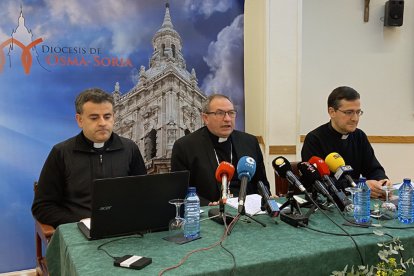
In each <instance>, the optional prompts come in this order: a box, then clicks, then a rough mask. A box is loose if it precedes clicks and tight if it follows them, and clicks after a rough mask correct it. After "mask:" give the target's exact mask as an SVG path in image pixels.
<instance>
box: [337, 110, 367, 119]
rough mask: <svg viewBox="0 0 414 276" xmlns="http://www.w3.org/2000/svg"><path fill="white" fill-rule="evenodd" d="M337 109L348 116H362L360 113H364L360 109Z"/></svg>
mask: <svg viewBox="0 0 414 276" xmlns="http://www.w3.org/2000/svg"><path fill="white" fill-rule="evenodd" d="M337 110H338V111H340V112H342V113H344V114H345V115H346V116H348V117H352V116H354V115H355V114H356V115H357V116H358V117H359V116H362V114H364V111H362V110H340V109H337Z"/></svg>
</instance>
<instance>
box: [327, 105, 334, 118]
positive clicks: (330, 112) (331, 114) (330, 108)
mask: <svg viewBox="0 0 414 276" xmlns="http://www.w3.org/2000/svg"><path fill="white" fill-rule="evenodd" d="M328 114H329V116H330V117H331V118H332V116H334V114H335V109H334V108H333V107H331V106H330V107H328Z"/></svg>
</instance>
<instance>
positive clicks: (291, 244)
mask: <svg viewBox="0 0 414 276" xmlns="http://www.w3.org/2000/svg"><path fill="white" fill-rule="evenodd" d="M227 209H229V208H227ZM206 213H207V212H204V214H202V218H204V217H207V214H206ZM327 214H328V215H329V216H330V217H332V219H333V220H334V221H336V222H337V223H339V224H342V223H343V222H344V220H343V218H342V217H340V215H339V213H338V212H337V211H336V210H330V211H328V212H327ZM255 217H256V218H257V219H258V220H260V221H262V222H264V223H266V225H267V226H266V227H262V226H261V225H259V224H258V223H256V222H253V221H252V222H250V223H247V222H245V221H239V222H237V224H236V225H235V227H234V228H233V231H232V233H231V235H230V236H228V237H227V239H226V240H225V241H224V243H223V245H224V246H225V248H227V249H228V250H229V251H231V252H232V253H233V254H234V256H235V260H236V270H235V275H249V276H251V275H318V276H319V275H330V273H331V272H332V271H334V270H343V268H344V267H345V266H346V265H349V266H352V265H354V266H357V265H359V264H360V257H359V254H358V252H357V250H356V248H355V245H354V243H353V242H352V240H351V239H350V238H349V237H344V236H332V235H328V234H322V233H318V232H315V231H312V230H309V229H307V228H302V227H301V228H295V227H292V226H290V225H288V224H286V223H284V222H282V221H280V218H279V217H278V218H276V219H274V218H270V217H269V216H267V215H260V216H255ZM243 218H245V217H243ZM374 221H375V220H374ZM384 225H390V226H397V227H406V225H403V224H401V223H399V222H397V221H395V220H394V221H388V222H385V223H384ZM309 226H310V227H312V228H317V229H320V230H323V231H328V232H335V233H343V232H342V231H341V230H340V229H339V228H338V227H337V226H335V225H334V224H333V223H332V222H331V221H329V220H328V219H327V218H326V217H325V216H324V215H323V214H322V213H321V212H320V211H319V210H318V211H317V212H316V213H314V214H312V215H311V217H310V221H309ZM343 227H344V228H345V229H346V230H347V231H348V232H349V233H363V232H364V233H366V232H371V233H372V232H373V230H374V229H373V228H368V229H367V228H358V227H349V226H343ZM223 229H224V227H223V226H222V225H219V224H217V223H215V222H213V221H210V220H205V221H202V222H201V235H202V238H201V239H199V240H196V241H192V242H190V243H187V244H183V245H176V244H174V243H171V242H168V241H165V240H163V239H162V238H163V237H165V236H166V235H168V232H157V233H149V234H145V235H144V237H143V238H139V237H135V236H134V237H128V238H126V239H121V240H117V241H114V242H112V243H109V244H107V245H104V246H103V248H104V249H105V250H106V251H107V252H109V253H110V254H111V255H113V256H123V255H127V254H131V255H140V256H145V257H150V258H152V264H150V265H149V266H147V267H145V268H144V269H142V270H132V269H126V268H120V267H115V266H114V265H113V259H112V258H110V257H109V256H108V255H106V254H105V252H103V251H101V250H97V248H98V246H99V245H102V244H104V243H106V242H108V241H111V240H115V239H119V237H118V238H110V239H102V240H95V241H88V240H86V239H85V238H84V236H83V235H82V233H81V232H80V231H79V230H78V228H77V225H76V224H75V223H70V224H64V225H61V226H59V227H58V228H57V230H56V232H55V234H54V235H53V237H52V240H51V242H50V244H49V246H48V248H47V252H46V257H47V262H48V267H49V271H50V272H51V275H62V276H64V275H82V276H83V275H99V276H103V275H158V273H159V272H160V271H161V270H163V269H164V268H166V267H169V266H172V265H176V264H178V263H179V261H180V260H181V259H182V258H183V257H184V256H185V255H186V253H188V252H189V251H191V250H194V249H198V248H202V247H207V246H209V245H212V244H214V243H216V242H217V241H218V240H219V239H220V237H221V236H222V234H223ZM375 229H378V228H375ZM381 231H383V232H385V233H389V234H391V235H392V236H394V237H399V238H400V240H401V241H402V243H403V245H404V248H405V250H404V251H403V254H404V257H405V258H408V257H414V230H413V229H385V228H381ZM354 239H355V241H356V243H357V244H358V246H359V248H360V251H361V254H362V256H363V259H364V260H365V263H368V264H376V263H378V257H377V253H378V249H379V247H378V246H377V243H378V242H383V241H385V240H389V237H386V236H382V237H380V236H377V235H368V236H356V237H354ZM397 260H399V258H397ZM232 268H233V261H232V257H231V256H230V254H229V253H228V252H226V251H225V250H224V249H223V248H221V247H220V246H217V247H215V248H213V249H211V250H208V251H202V252H197V253H195V254H193V255H191V256H190V257H189V258H188V259H187V261H186V262H185V263H184V264H183V265H182V266H180V267H179V268H177V269H174V270H171V271H168V272H166V273H165V274H164V275H230V274H231V270H232ZM410 271H411V270H410ZM407 275H409V274H407ZM412 275H413V274H412Z"/></svg>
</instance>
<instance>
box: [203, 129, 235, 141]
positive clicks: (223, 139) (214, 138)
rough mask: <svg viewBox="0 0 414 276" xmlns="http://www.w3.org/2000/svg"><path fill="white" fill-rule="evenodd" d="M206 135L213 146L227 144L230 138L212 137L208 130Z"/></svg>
mask: <svg viewBox="0 0 414 276" xmlns="http://www.w3.org/2000/svg"><path fill="white" fill-rule="evenodd" d="M207 130H208V129H207ZM208 134H209V136H210V138H211V141H213V143H214V144H221V143H224V142H227V141H229V138H230V137H224V138H223V137H218V136H216V135H214V134H213V133H211V132H210V130H208Z"/></svg>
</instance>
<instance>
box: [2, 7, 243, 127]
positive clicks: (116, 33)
mask: <svg viewBox="0 0 414 276" xmlns="http://www.w3.org/2000/svg"><path fill="white" fill-rule="evenodd" d="M169 2H170V13H171V18H172V22H173V24H174V28H175V29H176V30H177V32H178V33H179V34H180V36H181V38H182V40H183V54H184V58H185V59H186V63H187V70H189V71H191V69H192V68H195V70H196V74H197V78H198V81H199V86H200V87H201V88H202V90H203V91H205V92H206V93H207V94H211V93H212V92H214V91H219V92H223V93H226V94H229V95H231V96H232V98H233V100H234V102H235V104H236V105H237V106H238V107H239V109H242V108H243V105H244V100H243V81H242V80H241V81H240V76H243V15H241V13H242V12H243V11H241V10H240V8H242V7H243V2H244V1H242V0H224V1H223V0H203V1H198V0H197V1H195V0H170V1H169ZM3 7H4V8H3ZM22 8H23V14H24V17H25V25H26V27H27V28H28V29H30V30H31V31H32V34H33V39H36V38H39V37H41V38H42V39H43V43H42V44H41V45H38V46H37V52H38V54H39V63H40V64H38V63H37V62H36V61H34V63H33V66H32V69H31V74H32V75H33V76H37V77H38V78H43V79H48V76H46V75H47V72H46V71H45V69H44V68H46V69H47V70H49V71H50V72H49V75H51V76H52V75H53V77H50V78H49V79H48V80H47V83H48V85H47V87H45V86H44V84H42V89H46V90H51V89H54V90H53V91H50V93H51V94H56V93H59V94H60V96H63V97H64V98H67V99H68V100H69V99H70V100H69V101H67V103H68V106H66V107H63V110H67V111H69V110H73V107H72V102H73V101H72V99H73V97H74V95H75V94H76V93H78V92H79V91H81V90H82V89H84V88H86V87H91V86H99V87H101V88H103V89H105V90H107V91H113V89H114V84H115V82H119V83H120V87H121V92H122V93H125V92H127V91H129V90H130V89H131V88H132V87H133V86H134V85H135V84H136V82H137V74H138V70H139V67H140V66H141V65H144V66H145V67H146V69H148V67H149V65H148V62H149V58H150V57H151V54H152V52H153V49H152V44H151V40H152V37H153V35H154V34H155V32H156V31H157V30H158V29H159V28H160V27H161V24H162V20H163V17H164V12H165V0H152V1H146V0H145V1H144V0H141V1H137V0H98V1H82V0H69V1H55V0H28V1H23V5H22ZM19 15H20V4H19V3H17V2H16V1H14V0H3V1H2V9H1V10H0V16H1V17H0V18H2V19H1V20H0V41H4V40H5V39H7V38H10V35H11V32H12V30H13V29H14V28H16V26H17V23H18V18H19ZM56 46H57V47H58V48H59V47H61V46H67V47H83V48H96V49H97V48H100V49H101V54H100V55H99V56H100V57H101V58H102V57H106V58H109V57H115V58H118V59H121V58H122V59H124V60H126V59H128V60H129V61H130V62H131V64H132V66H125V67H120V68H116V70H115V69H114V68H113V67H111V68H109V67H108V66H88V68H86V66H78V67H76V68H75V67H72V68H68V66H62V64H61V63H62V62H65V61H64V60H63V61H62V62H59V63H58V62H54V63H53V64H52V65H50V64H49V66H48V64H45V56H51V57H52V60H53V58H57V57H58V56H59V58H61V57H62V55H61V54H58V53H54V52H52V51H51V49H52V48H53V47H56ZM73 56H74V55H72V56H71V57H73ZM53 61H54V60H53ZM98 62H99V60H98ZM101 62H102V60H101ZM101 65H102V64H101ZM13 69H14V70H15V69H20V70H21V68H16V66H14V68H13ZM7 70H8V68H7V67H5V69H4V70H3V71H4V72H6V71H7ZM14 70H13V71H14ZM9 71H10V70H9ZM68 71H69V73H68ZM5 75H6V74H3V76H2V75H1V74H0V82H2V78H3V77H4V76H5ZM14 78H22V76H19V75H17V76H14ZM12 79H13V78H12ZM26 79H27V78H26ZM15 80H16V79H15ZM75 80H76V81H75ZM16 81H17V82H19V81H18V80H16ZM14 83H16V82H14ZM2 84H3V83H2ZM9 84H12V82H9ZM69 84H70V86H69V87H68V85H69ZM22 85H23V87H22V88H23V89H30V90H36V88H39V87H38V85H37V83H36V82H31V83H30V87H25V86H24V84H22ZM6 87H7V84H6ZM56 91H59V92H56ZM44 93H47V91H44ZM62 94H64V95H62ZM31 95H35V94H33V93H32V94H31ZM26 96H27V95H26ZM29 97H30V96H29ZM55 97H56V95H52V96H50V100H51V101H52V102H53V101H61V100H62V99H61V98H56V99H55ZM29 100H30V101H31V99H29ZM59 110H62V107H60V108H59ZM240 115H241V116H239V118H238V120H243V121H244V116H243V113H241V114H240ZM4 120H6V118H3V120H2V119H1V118H0V126H1V125H3V124H4ZM240 125H242V124H240Z"/></svg>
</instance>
